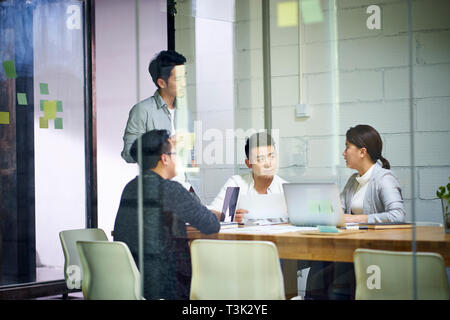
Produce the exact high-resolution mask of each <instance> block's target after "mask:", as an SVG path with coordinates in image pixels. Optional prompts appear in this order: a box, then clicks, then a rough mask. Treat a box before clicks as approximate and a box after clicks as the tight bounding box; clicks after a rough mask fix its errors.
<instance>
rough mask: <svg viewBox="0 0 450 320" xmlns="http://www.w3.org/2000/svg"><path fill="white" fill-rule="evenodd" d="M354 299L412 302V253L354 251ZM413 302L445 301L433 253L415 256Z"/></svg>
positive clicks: (440, 263)
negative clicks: (414, 295) (415, 287)
mask: <svg viewBox="0 0 450 320" xmlns="http://www.w3.org/2000/svg"><path fill="white" fill-rule="evenodd" d="M353 260H354V264H355V276H356V294H355V299H360V300H375V299H382V300H409V299H413V292H414V289H413V260H412V252H396V251H384V250H370V249H356V250H355V253H354V255H353ZM416 266H417V268H416V270H417V272H416V274H417V276H416V279H417V281H416V283H417V299H419V300H429V299H433V300H437V299H445V300H448V299H449V297H450V296H449V287H448V280H447V274H446V270H445V264H444V260H443V259H442V256H441V255H439V254H437V253H428V252H417V253H416Z"/></svg>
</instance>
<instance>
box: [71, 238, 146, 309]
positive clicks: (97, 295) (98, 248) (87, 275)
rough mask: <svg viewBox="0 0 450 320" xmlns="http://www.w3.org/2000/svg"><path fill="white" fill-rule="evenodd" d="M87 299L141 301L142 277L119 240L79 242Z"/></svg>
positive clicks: (126, 248)
mask: <svg viewBox="0 0 450 320" xmlns="http://www.w3.org/2000/svg"><path fill="white" fill-rule="evenodd" d="M77 247H78V252H79V254H80V260H81V266H82V268H83V273H84V279H83V283H82V290H83V296H84V298H85V299H87V300H141V295H140V274H139V270H138V268H137V267H136V263H135V262H134V259H133V256H132V255H131V252H130V250H129V248H128V246H127V245H126V244H125V243H123V242H120V241H114V242H109V241H77Z"/></svg>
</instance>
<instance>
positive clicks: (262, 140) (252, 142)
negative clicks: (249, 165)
mask: <svg viewBox="0 0 450 320" xmlns="http://www.w3.org/2000/svg"><path fill="white" fill-rule="evenodd" d="M250 146H251V148H250ZM265 146H275V142H274V141H273V139H272V136H271V135H270V134H268V133H267V132H265V131H264V132H257V133H255V134H253V135H251V136H250V137H249V138H247V141H245V155H246V156H247V159H249V156H250V149H253V148H256V147H265Z"/></svg>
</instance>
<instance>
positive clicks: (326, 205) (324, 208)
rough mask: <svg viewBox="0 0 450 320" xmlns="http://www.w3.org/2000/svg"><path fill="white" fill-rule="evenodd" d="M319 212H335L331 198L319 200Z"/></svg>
mask: <svg viewBox="0 0 450 320" xmlns="http://www.w3.org/2000/svg"><path fill="white" fill-rule="evenodd" d="M319 212H320V213H333V206H332V205H331V201H330V200H321V201H319Z"/></svg>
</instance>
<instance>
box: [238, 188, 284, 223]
mask: <svg viewBox="0 0 450 320" xmlns="http://www.w3.org/2000/svg"><path fill="white" fill-rule="evenodd" d="M237 208H238V209H245V210H248V213H247V214H245V215H244V220H249V219H272V218H287V217H288V214H287V207H286V201H285V200H284V195H283V194H240V195H239V200H238V204H237Z"/></svg>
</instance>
